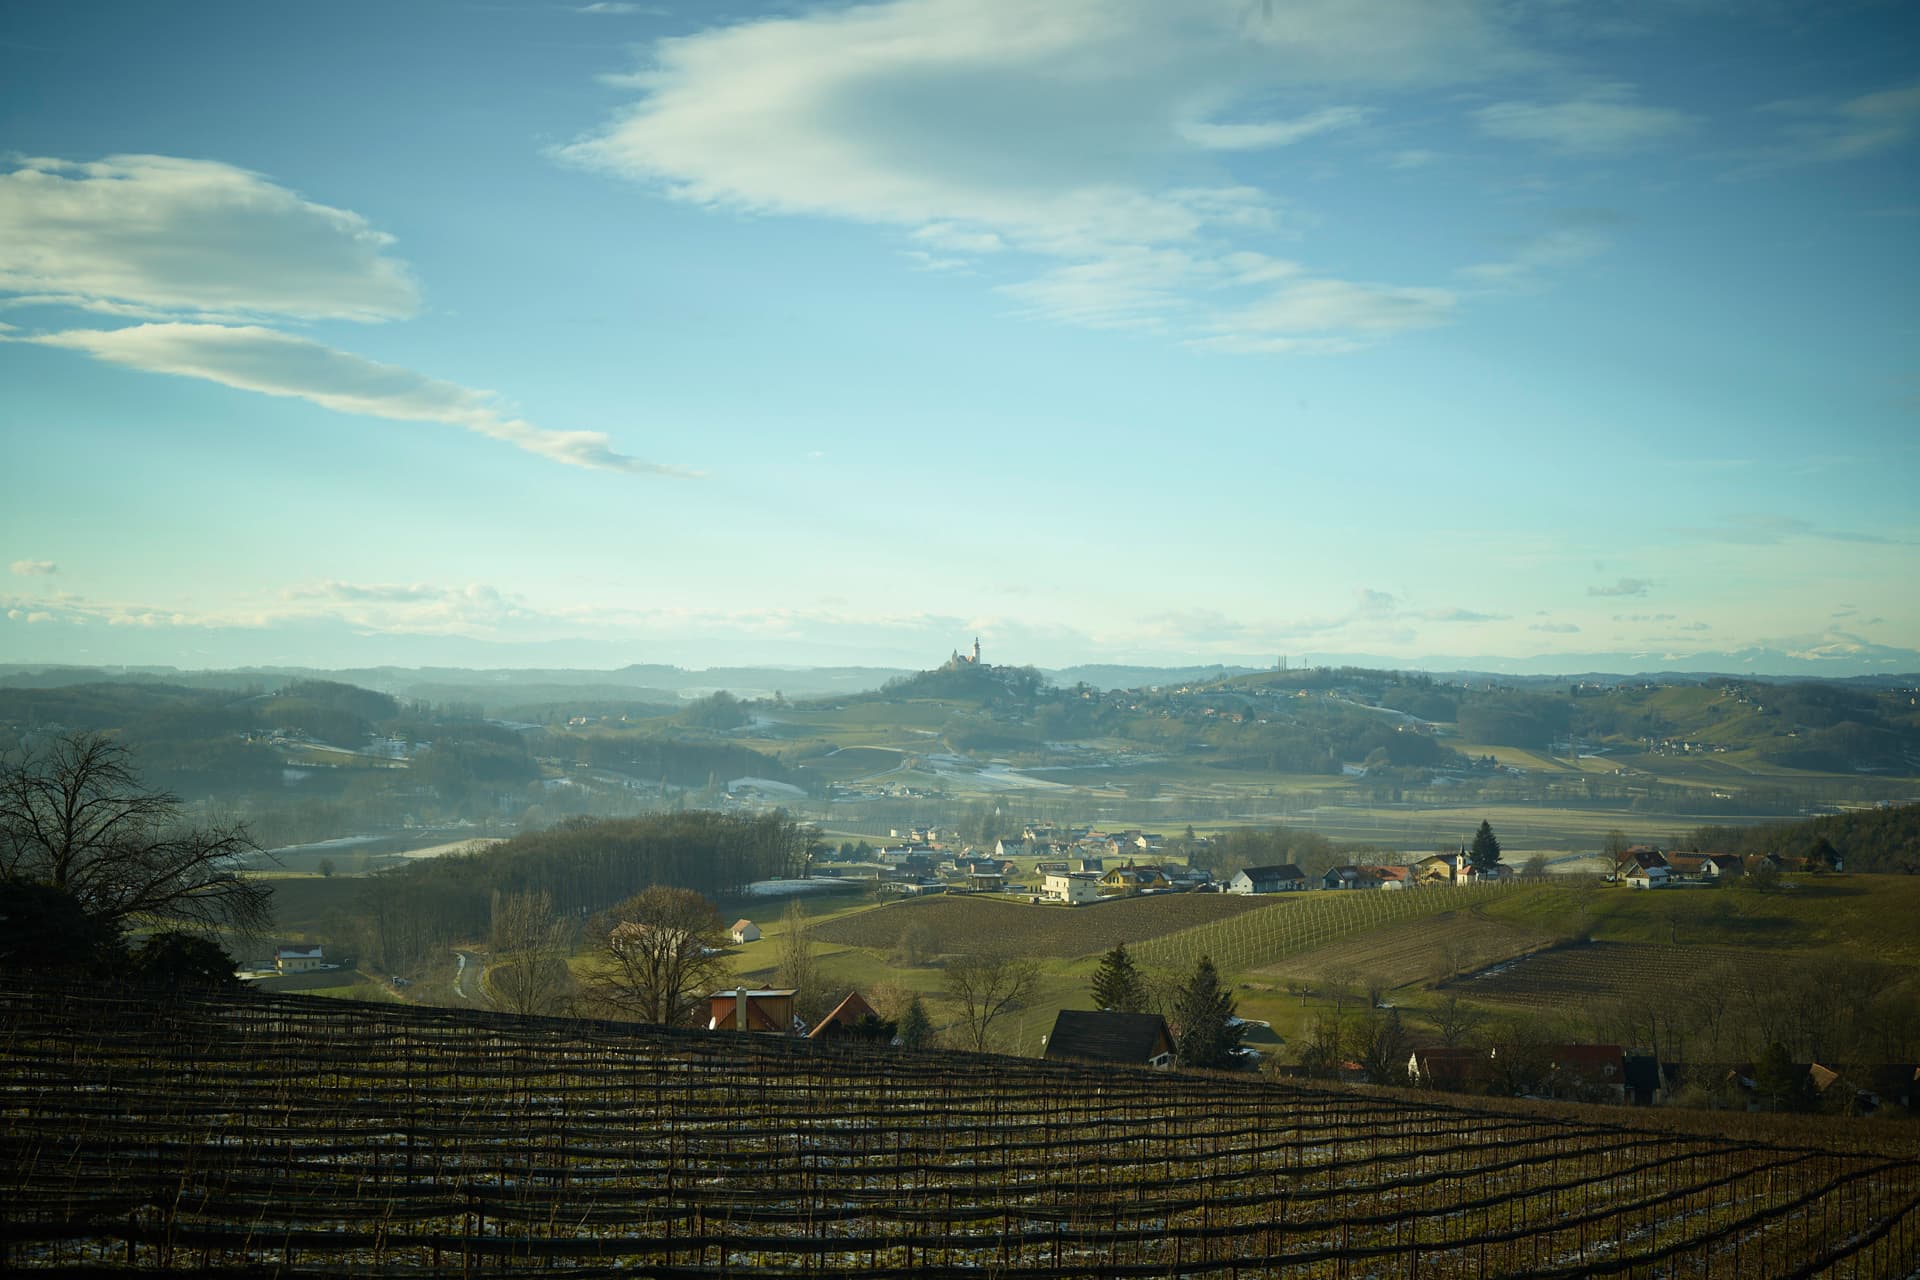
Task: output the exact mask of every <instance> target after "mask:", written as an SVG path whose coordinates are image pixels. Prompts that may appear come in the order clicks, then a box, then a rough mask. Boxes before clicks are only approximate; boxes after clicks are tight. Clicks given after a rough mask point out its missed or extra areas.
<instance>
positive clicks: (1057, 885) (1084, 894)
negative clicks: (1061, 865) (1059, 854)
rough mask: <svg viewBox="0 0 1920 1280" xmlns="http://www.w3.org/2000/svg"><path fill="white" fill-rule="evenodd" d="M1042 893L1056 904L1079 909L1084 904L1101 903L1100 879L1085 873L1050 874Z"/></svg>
mask: <svg viewBox="0 0 1920 1280" xmlns="http://www.w3.org/2000/svg"><path fill="white" fill-rule="evenodd" d="M1040 891H1041V893H1043V894H1044V895H1045V896H1047V897H1049V898H1051V899H1053V900H1054V901H1055V902H1064V903H1066V904H1067V905H1068V906H1070V907H1077V906H1079V905H1080V904H1081V903H1083V902H1098V901H1100V877H1099V876H1096V875H1093V874H1092V873H1090V872H1085V871H1054V872H1049V873H1048V875H1047V878H1046V880H1045V881H1044V882H1043V883H1042V884H1041V889H1040Z"/></svg>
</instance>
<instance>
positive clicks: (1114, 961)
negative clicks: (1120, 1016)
mask: <svg viewBox="0 0 1920 1280" xmlns="http://www.w3.org/2000/svg"><path fill="white" fill-rule="evenodd" d="M1093 1002H1094V1004H1096V1005H1098V1006H1099V1007H1100V1008H1102V1009H1106V1010H1108V1011H1110V1012H1113V1013H1145V1012H1146V1009H1147V984H1146V981H1145V980H1144V979H1143V978H1141V976H1140V971H1139V970H1138V969H1136V968H1134V967H1133V957H1132V956H1130V955H1128V954H1127V944H1126V943H1124V942H1123V943H1121V944H1120V945H1119V946H1117V947H1115V948H1114V949H1113V950H1111V951H1109V952H1107V954H1106V955H1104V956H1102V957H1101V958H1100V968H1099V970H1098V972H1096V973H1095V974H1094V975H1093Z"/></svg>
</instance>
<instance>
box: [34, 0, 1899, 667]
mask: <svg viewBox="0 0 1920 1280" xmlns="http://www.w3.org/2000/svg"><path fill="white" fill-rule="evenodd" d="M1917 36H1920V20H1916V18H1915V15H1914V12H1913V10H1912V8H1911V6H1908V5H1902V4H1897V3H1884V4H1868V3H1860V4H1855V3H1831V2H1829V3H1821V4H1812V3H1809V4H1792V3H1769V2H1766V0H1752V2H1742V3H1737V4H1736V3H1726V4H1719V3H1709V2H1708V0H1697V2H1687V0H1670V2H1666V3H1662V2H1658V0H1647V2H1645V3H1635V4H1617V5H1613V4H1604V3H1581V4H1575V3H1550V2H1542V3H1536V4H1519V3H1510V2H1508V0H1500V2H1498V3H1496V2H1494V0H1391V2H1389V0H1380V2H1375V3H1357V2H1350V0H1218V2H1217V3H1210V2H1204V0H1190V2H1189V3H1185V4H1181V5H1170V4H1165V3H1161V2H1159V0H1097V2H1096V0H1052V2H1050V3H1048V4H1045V5H1036V4H1033V3H1031V2H1030V0H892V2H891V3H877V4H857V5H818V6H816V5H808V4H787V5H777V6H770V7H766V8H754V7H738V8H735V7H722V6H718V5H705V4H703V5H697V6H682V5H668V4H657V5H656V4H622V3H598V4H593V3H575V4H561V3H552V4H547V3H532V2H531V0H528V2H522V3H508V2H500V3H491V4H478V3H471V4H469V3H450V2H446V0H439V2H428V0H415V2H410V3H400V4H396V3H380V4H353V3H338V4H334V5H329V6H310V7H304V8H303V7H298V6H288V5H264V6H263V5H259V4H255V3H245V4H217V3H196V4H152V3H90V2H88V0H48V2H44V3H42V2H39V0H16V3H12V4H9V5H7V6H6V7H5V9H4V11H3V12H0V86H4V88H0V149H4V153H5V154H4V158H0V326H4V327H0V339H3V341H0V387H4V388H5V389H6V393H5V395H4V396H3V397H0V435H3V437H4V442H5V456H6V459H7V465H6V467H5V468H4V473H3V476H0V564H4V565H6V566H7V572H6V573H5V574H4V575H0V661H49V660H61V661H76V662H112V663H170V664H176V665H182V666H207V665H228V664H242V663H245V664H255V663H257V664H271V663H299V664H309V665H357V664H362V663H371V662H401V663H409V664H418V663H462V664H468V665H520V664H541V663H569V664H580V665H596V666H612V665H619V664H623V663H626V662H672V663H678V664H681V665H687V666H705V665H709V664H719V663H738V662H786V663H802V664H814V663H840V662H873V663H883V664H898V665H926V664H930V663H931V662H932V661H934V660H937V659H938V658H940V657H942V656H944V654H945V653H946V652H947V650H948V649H950V648H952V647H954V646H955V645H958V644H963V643H965V642H967V641H969V640H970V639H971V638H972V636H973V635H974V634H976V633H978V634H980V635H982V636H983V638H984V639H985V641H986V644H987V648H988V657H989V660H998V661H1008V662H1031V663H1036V664H1040V665H1048V666H1062V665H1067V664H1071V663H1076V662H1087V661H1126V662H1146V663H1174V662H1193V661H1200V662H1209V661H1247V660H1252V661H1256V662H1270V661H1272V660H1273V658H1274V657H1275V656H1277V655H1279V654H1287V655H1290V657H1292V658H1293V660H1295V661H1300V660H1302V659H1314V660H1325V659H1329V658H1337V657H1340V656H1345V655H1367V656H1369V657H1374V658H1378V659H1381V660H1386V661H1393V662H1396V663H1406V664H1418V663H1433V664H1436V665H1447V664H1449V663H1453V662H1456V661H1464V660H1471V661H1472V662H1474V663H1477V664H1481V665H1487V666H1496V667H1497V666H1499V665H1501V664H1502V663H1506V664H1509V665H1512V666H1514V667H1515V668H1516V669H1517V668H1520V667H1525V668H1526V669H1533V670H1539V669H1555V668H1556V667H1558V668H1563V669H1567V670H1584V669H1590V668H1592V667H1595V666H1610V667H1616V668H1621V669H1633V670H1638V669H1647V668H1651V667H1656V666H1687V665H1695V666H1701V667H1709V668H1715V669H1750V670H1773V669H1778V670H1802V669H1806V670H1830V671H1832V672H1834V673H1835V674H1849V673H1852V672H1856V671H1876V670H1878V671H1885V670H1908V671H1910V670H1916V669H1920V652H1916V650H1920V592H1916V591H1915V590H1914V584H1915V583H1916V582H1920V510H1917V509H1916V500H1915V496H1914V495H1915V493H1916V491H1920V444H1917V443H1916V432H1915V427H1916V425H1920V361H1916V359H1915V356H1916V353H1917V348H1920V342H1916V338H1917V337H1920V318H1917V317H1916V299H1920V63H1917V62H1916V61H1915V59H1914V57H1913V54H1914V51H1915V49H1916V48H1920V39H1917V38H1916V37H1917Z"/></svg>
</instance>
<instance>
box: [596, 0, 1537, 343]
mask: <svg viewBox="0 0 1920 1280" xmlns="http://www.w3.org/2000/svg"><path fill="white" fill-rule="evenodd" d="M1504 14H1505V11H1504V9H1503V7H1501V6H1499V5H1496V4H1493V3H1490V2H1489V0H1380V2H1379V3H1375V4H1372V5H1368V6H1364V7H1363V6H1356V5H1352V4H1350V3H1346V0H1261V3H1258V4H1249V3H1247V0H1190V2H1189V3H1185V4H1179V5H1170V4H1166V3H1163V0H1052V2H1051V3H1048V4H1045V5H1035V4H1032V3H1030V0H890V2H886V3H874V4H863V5H856V6H849V7H834V8H826V9H821V10H818V11H814V12H810V13H807V14H804V15H801V16H791V17H789V16H780V17H770V18H762V19H757V20H752V21H747V22H741V23H736V24H733V25H727V26H720V27H715V28H713V29H710V30H707V31H703V32H699V33H696V34H693V35H689V36H683V37H677V38H673V39H666V40H662V41H659V42H657V43H656V44H654V45H653V46H652V49H651V57H650V59H649V61H648V63H647V65H646V66H645V67H644V68H643V69H642V70H640V71H638V72H636V73H635V74H633V75H630V76H627V77H624V78H622V81H621V83H623V84H625V85H626V86H628V87H632V88H635V89H638V90H640V92H641V96H640V98H639V99H638V101H636V102H635V103H633V104H632V105H631V106H629V107H628V108H627V109H625V110H624V111H622V112H621V113H620V114H619V115H618V116H617V117H615V118H614V119H613V120H612V121H611V122H610V123H609V124H607V125H606V126H605V127H604V128H602V129H601V130H600V131H598V132H597V133H596V134H594V135H593V136H591V137H588V138H585V139H582V140H580V141H578V142H576V143H575V144H573V145H572V146H569V147H565V148H562V149H561V151H560V153H559V154H560V155H561V156H562V157H563V158H565V159H567V160H569V161H570V162H573V163H577V164H582V165H586V166H589V167H593V168H597V169H601V170H604V171H607V172H610V173H614V174H618V175H620V176H623V177H628V178H633V179H637V180H640V181H643V182H647V183H649V184H652V185H654V186H656V187H657V188H658V189H659V190H660V191H662V192H663V193H665V194H667V195H669V196H671V197H672V198H675V199H680V200H686V201H691V202H695V203H700V204H708V205H714V206H721V207H727V208H733V209H743V210H750V211H755V212H767V213H781V214H806V215H816V216H829V217H836V218H843V219H850V220H854V221H858V222H863V223H868V224H873V225H877V226H884V227H890V228H897V229H899V230H901V231H903V232H904V233H906V234H907V235H909V236H912V237H913V238H914V239H915V240H916V241H919V242H920V243H922V244H923V245H925V246H926V247H927V248H928V249H932V250H938V251H941V253H942V255H947V254H984V253H995V254H1002V255H1019V256H1021V257H1022V258H1024V257H1027V256H1038V257H1040V258H1042V259H1050V260H1052V261H1051V262H1050V263H1049V264H1047V265H1043V266H1042V267H1041V268H1040V269H1039V270H1038V271H1037V272H1036V273H1035V274H1033V275H1032V276H1031V277H1030V278H1028V279H1026V280H1024V281H1018V282H1015V283H1012V284H1010V285H1008V286H1006V287H1007V289H1008V292H1009V293H1010V294H1011V295H1012V296H1014V297H1016V298H1018V299H1020V300H1021V301H1022V302H1023V303H1025V304H1026V305H1027V308H1028V309H1029V310H1030V311H1031V312H1033V313H1035V314H1039V315H1044V316H1046V317H1048V318H1052V319H1060V320H1068V321H1071V322H1073V323H1082V324H1091V325H1096V326H1103V327H1112V326H1119V327H1168V326H1170V325H1173V324H1176V323H1177V324H1179V325H1181V326H1183V328H1184V331H1185V332H1184V334H1183V336H1185V337H1189V338H1193V339H1195V340H1196V341H1197V342H1199V343H1200V344H1201V345H1209V346H1215V347H1219V348H1223V349H1241V350H1252V349H1288V350H1297V349H1317V348H1319V347H1325V346H1338V347H1339V348H1341V349H1349V348H1350V347H1351V346H1353V345H1356V344H1357V343H1358V342H1359V341H1360V340H1361V338H1360V337H1359V336H1356V335H1364V337H1365V338H1367V339H1368V340H1374V339H1378V338H1379V337H1380V336H1382V335H1385V334H1388V333H1392V332H1396V331H1399V330H1401V329H1406V328H1413V327H1418V323H1432V322H1437V320H1438V319H1440V318H1444V317H1443V314H1442V313H1443V312H1444V311H1445V309H1446V308H1445V306H1444V305H1436V304H1438V303H1440V301H1441V300H1440V299H1439V298H1437V297H1435V296H1428V297H1427V298H1425V299H1424V300H1420V301H1418V302H1417V303H1416V305H1415V306H1413V307H1409V306H1407V305H1405V304H1406V303H1407V302H1409V301H1410V300H1414V299H1415V298H1416V295H1417V294H1418V293H1419V291H1418V290H1407V291H1402V292H1401V294H1400V295H1399V296H1398V299H1397V301H1396V295H1395V294H1394V292H1393V290H1392V288H1391V287H1388V286H1369V285H1349V284H1345V283H1344V282H1342V281H1337V280H1327V281H1323V282H1321V283H1322V285H1323V286H1324V287H1325V288H1327V289H1340V288H1343V287H1344V288H1346V289H1348V290H1352V291H1368V292H1371V293H1373V294H1374V295H1375V304H1376V305H1375V306H1373V307H1372V308H1369V309H1367V310H1366V311H1365V313H1364V314H1365V316H1368V317H1377V316H1380V315H1383V314H1384V313H1385V311H1386V310H1397V311H1398V314H1399V315H1400V317H1401V319H1400V320H1398V321H1394V322H1389V323H1372V322H1363V323H1360V324H1358V325H1348V326H1347V327H1346V328H1344V329H1341V330H1335V331H1332V332H1322V333H1320V334H1319V335H1318V336H1317V338H1314V339H1310V340H1302V339H1300V338H1297V337H1284V338H1283V337H1280V336H1276V335H1275V334H1273V333H1261V334H1255V335H1247V334H1241V333H1239V332H1238V331H1237V330H1236V329H1234V328H1232V327H1231V326H1222V325H1220V324H1217V323H1208V320H1209V318H1210V317H1211V318H1213V319H1217V318H1218V317H1217V313H1218V312H1219V311H1221V310H1222V309H1223V308H1230V307H1232V306H1234V305H1236V303H1235V301H1233V300H1225V299H1221V300H1216V299H1215V298H1214V297H1213V296H1212V293H1213V291H1214V290H1217V289H1219V288H1221V287H1222V286H1223V285H1224V284H1226V283H1228V282H1229V272H1228V271H1227V270H1226V269H1225V268H1224V266H1223V265H1222V264H1223V262H1224V260H1225V259H1227V258H1228V257H1229V256H1231V255H1234V254H1237V253H1241V252H1245V251H1248V250H1250V249H1252V248H1254V247H1256V246H1254V245H1252V244H1249V243H1248V242H1247V238H1248V237H1249V236H1252V235H1256V234H1262V233H1271V232H1272V231H1274V230H1275V229H1276V228H1278V227H1279V226H1280V225H1281V220H1282V213H1283V211H1284V209H1285V201H1284V200H1283V199H1282V198H1281V197H1280V196H1279V195H1278V193H1277V192H1275V191H1273V190H1270V189H1266V188H1257V187H1253V186H1249V185H1247V183H1246V182H1245V181H1242V180H1239V179H1238V178H1237V177H1235V176H1234V175H1232V174H1231V173H1229V172H1228V171H1227V170H1226V169H1225V167H1224V166H1225V165H1226V164H1228V163H1229V162H1230V161H1231V160H1232V159H1233V158H1234V157H1235V155H1236V153H1239V152H1242V151H1246V150H1249V149H1254V148H1273V147H1280V146H1284V145H1286V144H1289V143H1296V142H1299V141H1301V140H1303V139H1306V138H1310V137H1316V136H1333V135H1336V134H1338V133H1340V132H1342V131H1345V130H1348V129H1351V128H1352V127H1354V126H1355V125H1357V124H1359V123H1361V122H1362V121H1363V120H1365V119H1366V118H1367V116H1368V115H1369V114H1370V113H1371V112H1373V111H1375V110H1377V109H1378V108H1374V107H1371V106H1365V105H1355V104H1354V103H1353V101H1352V99H1353V98H1355V97H1358V96H1360V95H1361V94H1365V93H1370V92H1371V93H1393V92H1399V91H1404V90H1409V89H1415V88H1427V87H1432V86H1436V85H1444V84H1455V83H1463V82H1470V81H1474V80H1478V79H1484V78H1486V77H1489V76H1494V75H1502V74H1507V73H1510V72H1514V71H1518V70H1523V69H1531V68H1533V67H1535V66H1537V65H1538V60H1537V59H1535V58H1534V57H1533V56H1532V55H1531V54H1529V53H1528V52H1527V51H1525V50H1524V49H1523V48H1521V47H1520V45H1519V44H1518V43H1517V42H1516V41H1515V40H1514V39H1513V38H1512V36H1511V35H1510V33H1509V32H1508V31H1507V29H1506V28H1505V27H1504V26H1503V22H1504ZM1333 95H1339V97H1338V98H1336V99H1335V102H1334V103H1333V104H1331V105H1329V104H1327V99H1328V97H1330V96H1333ZM1263 178H1265V179H1266V180H1267V181H1271V180H1272V178H1271V175H1263ZM1174 254H1178V255H1184V257H1185V259H1186V263H1185V265H1184V266H1177V265H1171V264H1173V262H1174V259H1173V258H1172V257H1170V256H1167V255H1174ZM1003 261H1005V259H1003ZM1005 269H1007V270H1013V269H1017V267H1016V266H1008V267H1007V268H1005ZM1238 301H1241V302H1244V299H1242V300H1238ZM1275 305H1277V306H1280V307H1283V308H1285V307H1291V308H1292V318H1291V319H1289V320H1288V321H1287V322H1286V326H1287V331H1288V333H1290V334H1291V333H1292V332H1294V330H1295V327H1296V326H1297V325H1298V323H1299V322H1300V321H1301V320H1303V319H1305V318H1307V317H1308V316H1309V315H1310V314H1311V311H1312V308H1309V307H1305V306H1303V305H1301V302H1300V300H1299V299H1298V298H1297V297H1296V298H1293V299H1291V300H1289V299H1288V298H1282V299H1280V300H1279V302H1278V303H1276V304H1275ZM1415 310H1419V311H1420V314H1421V319H1420V320H1419V321H1418V323H1413V322H1410V320H1411V317H1412V315H1413V313H1414V311H1415ZM1362 315H1363V313H1362V310H1361V309H1360V308H1348V309H1346V310H1345V311H1343V312H1341V316H1340V318H1342V319H1347V320H1352V319H1356V318H1361V317H1362Z"/></svg>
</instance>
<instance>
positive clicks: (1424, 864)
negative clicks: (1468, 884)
mask: <svg viewBox="0 0 1920 1280" xmlns="http://www.w3.org/2000/svg"><path fill="white" fill-rule="evenodd" d="M1466 861H1467V860H1466V858H1464V857H1463V856H1461V855H1460V854H1457V853H1436V854H1434V855H1433V856H1432V857H1431V858H1422V859H1420V861H1418V862H1416V863H1414V864H1413V882H1414V884H1416V885H1433V884H1453V883H1454V882H1455V881H1457V880H1459V879H1460V868H1461V867H1463V866H1464V865H1466Z"/></svg>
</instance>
